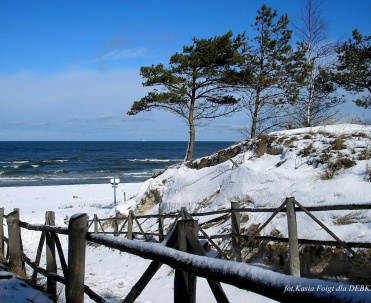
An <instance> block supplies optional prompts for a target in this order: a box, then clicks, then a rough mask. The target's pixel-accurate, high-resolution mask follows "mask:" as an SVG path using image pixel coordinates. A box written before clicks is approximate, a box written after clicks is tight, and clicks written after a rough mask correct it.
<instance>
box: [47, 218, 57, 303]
mask: <svg viewBox="0 0 371 303" xmlns="http://www.w3.org/2000/svg"><path fill="white" fill-rule="evenodd" d="M45 225H50V226H55V213H54V212H53V211H47V212H46V213H45ZM46 270H47V271H48V272H53V273H57V263H56V258H55V241H54V237H53V234H52V233H51V232H46ZM46 285H47V293H49V294H51V296H52V300H53V301H54V302H57V300H58V298H57V282H56V281H55V280H54V279H51V278H47V281H46Z"/></svg>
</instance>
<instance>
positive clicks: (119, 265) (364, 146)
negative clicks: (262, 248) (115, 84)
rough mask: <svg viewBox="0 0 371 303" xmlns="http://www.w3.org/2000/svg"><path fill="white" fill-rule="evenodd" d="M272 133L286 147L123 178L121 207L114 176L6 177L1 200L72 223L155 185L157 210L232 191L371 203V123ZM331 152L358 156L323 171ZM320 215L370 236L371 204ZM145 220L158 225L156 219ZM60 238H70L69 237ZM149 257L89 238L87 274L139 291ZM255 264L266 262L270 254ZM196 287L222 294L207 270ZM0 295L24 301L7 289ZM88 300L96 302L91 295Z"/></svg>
mask: <svg viewBox="0 0 371 303" xmlns="http://www.w3.org/2000/svg"><path fill="white" fill-rule="evenodd" d="M270 136H271V137H270V138H271V140H272V142H273V143H272V144H273V146H276V145H275V144H277V146H278V145H279V144H280V146H282V150H281V152H280V153H279V154H269V153H263V154H262V155H259V156H258V155H257V154H256V152H255V150H254V149H245V150H243V151H242V152H241V153H239V154H238V155H236V156H235V157H234V158H233V161H234V162H235V163H237V164H238V166H237V167H236V166H235V165H234V163H233V162H232V161H226V162H224V163H221V164H218V165H215V166H210V167H205V168H202V169H198V170H197V169H191V168H189V167H187V166H186V165H184V164H179V165H175V166H172V167H169V168H168V169H166V170H165V171H164V172H163V173H162V174H161V175H159V176H158V177H156V178H151V179H148V180H147V181H145V182H144V183H122V184H120V185H119V186H118V188H117V204H118V205H117V207H114V205H113V189H112V186H111V185H110V184H97V185H94V184H85V185H60V186H32V187H2V188H0V201H1V207H4V209H5V213H9V212H10V211H12V210H13V208H19V209H20V218H21V220H22V221H27V222H30V223H38V224H42V223H43V222H44V216H45V211H54V212H55V216H56V224H57V225H60V226H66V225H65V223H64V220H65V219H66V218H67V217H70V216H71V215H73V214H76V213H87V214H88V215H89V217H92V216H93V215H94V214H97V215H98V217H99V218H102V217H104V218H106V217H109V216H114V215H115V213H116V211H119V212H121V213H126V212H127V210H129V209H132V210H141V209H142V207H143V203H145V201H147V200H146V199H147V198H148V197H149V196H150V195H151V194H153V193H154V192H155V193H156V195H158V196H159V197H161V199H160V202H159V203H157V204H156V203H155V204H154V205H152V207H150V208H148V210H147V212H146V213H157V211H158V208H159V206H160V207H161V208H163V209H164V210H165V212H167V211H177V210H179V209H180V207H182V206H185V207H187V209H188V210H189V211H190V212H192V211H195V210H198V211H199V212H201V211H212V210H218V209H227V208H229V207H230V202H231V201H237V202H240V203H241V206H247V207H255V208H264V207H278V206H279V205H280V204H281V203H282V202H283V201H284V199H285V198H286V197H288V196H294V197H295V198H296V200H297V201H299V202H300V203H301V204H303V205H304V206H323V205H345V204H367V205H370V204H371V198H370V197H371V183H370V182H369V158H368V155H367V154H368V150H369V144H370V143H371V139H370V138H371V127H370V126H366V127H365V126H354V125H352V126H348V125H340V126H332V127H328V128H322V129H321V128H311V129H302V130H293V131H287V132H283V133H273V134H271V135H270ZM339 138H341V140H342V144H343V145H341V148H340V147H338V146H335V143H337V144H338V143H339V142H336V140H337V139H339ZM324 155H326V157H328V158H331V159H332V160H331V161H333V162H334V163H335V162H336V161H337V160H336V159H343V158H345V157H347V158H349V159H350V160H352V161H354V163H353V162H351V164H352V165H351V166H350V167H343V166H340V168H339V169H337V170H336V171H334V172H333V175H332V176H331V178H324V177H323V176H324V173H325V172H326V173H328V172H327V170H328V169H329V165H328V164H327V163H322V162H321V161H323V159H324ZM210 157H214V156H210ZM320 160H321V161H320ZM316 161H317V162H316ZM326 176H327V175H326ZM327 177H328V176H327ZM124 197H126V201H124ZM315 215H316V217H317V218H318V219H319V220H321V221H322V222H323V223H324V224H326V226H327V227H329V228H330V229H331V230H332V231H333V232H334V233H335V234H336V235H337V236H338V237H339V238H340V239H341V240H343V241H349V242H366V243H371V233H370V230H371V212H370V211H369V210H363V211H353V212H352V211H343V212H339V211H327V212H317V213H316V214H315ZM269 216H270V214H269V213H265V214H263V213H251V214H249V217H248V220H247V221H246V222H244V223H243V224H244V225H243V227H244V228H246V229H247V228H249V226H251V225H252V224H262V223H264V222H265V221H266V219H267V218H268V217H269ZM228 224H230V223H229V221H228V222H225V223H223V224H221V225H220V226H216V227H213V228H212V229H211V231H213V232H214V233H223V231H225V230H228V228H230V227H228ZM144 226H145V225H144ZM145 227H146V228H148V230H151V227H150V225H148V226H145ZM152 231H154V230H152ZM273 231H275V232H279V233H280V234H281V235H282V236H284V237H285V236H287V222H286V217H285V215H282V216H277V217H276V218H275V219H274V220H272V222H271V223H269V224H268V226H267V227H266V228H265V229H264V230H263V231H262V233H261V235H272V232H273ZM298 233H299V238H305V239H316V240H332V238H331V236H330V235H329V234H327V233H326V232H324V230H323V229H322V228H320V227H319V226H318V225H317V224H316V223H315V222H314V221H312V220H311V219H310V218H308V217H307V216H305V214H303V213H301V214H298ZM39 237H40V236H39V234H37V233H35V232H31V231H27V230H23V229H22V239H23V246H24V249H25V252H26V254H27V255H29V256H30V257H32V256H34V255H35V253H36V252H35V251H36V247H37V243H38V240H39ZM61 239H62V245H64V247H65V245H66V240H65V239H64V238H63V237H62V238H61ZM357 251H358V250H357ZM148 264H149V261H148V260H143V259H141V258H139V257H135V256H133V255H129V254H126V253H120V252H118V251H115V250H112V249H109V248H106V247H102V246H100V247H98V248H95V247H93V246H88V247H87V261H86V284H87V285H89V286H90V287H91V288H92V289H93V290H94V291H95V292H97V293H98V294H100V295H101V296H104V297H105V298H106V299H107V300H108V301H109V302H115V303H116V302H119V301H120V300H122V299H123V298H124V297H125V295H126V294H127V293H128V291H130V289H131V287H132V286H133V285H134V284H135V283H136V281H137V280H138V278H139V277H140V276H141V275H142V274H143V272H144V270H145V269H146V268H147V266H148ZM255 266H259V267H264V265H262V264H258V265H257V264H255ZM173 278H174V277H173V273H172V270H171V268H169V267H167V266H163V267H162V268H161V269H160V271H159V272H158V273H157V274H156V275H155V277H154V279H152V281H151V282H150V284H149V285H148V287H147V288H146V289H145V290H144V292H143V293H142V294H141V296H140V297H139V298H138V300H137V301H136V302H147V303H149V302H171V301H173ZM339 278H340V279H339V281H340V282H339V283H340V284H341V283H344V284H347V283H348V281H347V280H346V279H344V277H339ZM0 287H1V286H0ZM223 288H224V289H225V291H226V293H227V295H228V298H229V299H230V301H231V302H246V301H249V302H256V303H258V302H272V300H270V299H268V298H265V297H262V296H260V295H257V294H254V293H252V292H246V291H245V290H240V289H237V288H235V287H232V286H228V285H223ZM197 290H198V292H197V300H198V301H199V302H213V300H214V299H213V295H212V293H211V291H210V290H209V288H208V286H207V282H206V281H205V280H204V279H199V282H198V284H197ZM0 302H4V303H8V302H17V303H19V302H20V301H16V300H13V301H12V300H11V299H9V300H7V301H1V299H0ZM35 302H42V301H35ZM86 302H90V301H89V299H87V300H86ZM370 302H371V296H370Z"/></svg>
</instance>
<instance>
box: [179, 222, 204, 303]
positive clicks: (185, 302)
mask: <svg viewBox="0 0 371 303" xmlns="http://www.w3.org/2000/svg"><path fill="white" fill-rule="evenodd" d="M177 229H178V250H180V251H185V252H187V251H188V245H187V233H192V234H193V236H194V237H196V238H198V221H197V220H193V219H183V220H179V221H178V222H177ZM196 283H197V276H195V275H192V274H190V273H187V272H183V271H181V270H175V278H174V302H175V303H196Z"/></svg>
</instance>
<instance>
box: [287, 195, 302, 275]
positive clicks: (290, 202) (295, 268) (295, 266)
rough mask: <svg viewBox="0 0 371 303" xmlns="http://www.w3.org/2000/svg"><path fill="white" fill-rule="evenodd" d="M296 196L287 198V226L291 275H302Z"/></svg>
mask: <svg viewBox="0 0 371 303" xmlns="http://www.w3.org/2000/svg"><path fill="white" fill-rule="evenodd" d="M294 201H295V198H294V197H289V198H286V205H287V226H288V235H289V263H290V264H289V265H290V275H292V276H295V277H300V259H299V243H298V230H297V223H296V213H295V203H294Z"/></svg>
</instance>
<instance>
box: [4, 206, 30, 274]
mask: <svg viewBox="0 0 371 303" xmlns="http://www.w3.org/2000/svg"><path fill="white" fill-rule="evenodd" d="M7 224H8V240H9V243H8V249H9V265H10V269H11V270H12V271H13V272H15V273H17V274H19V275H25V274H26V272H25V270H24V267H23V262H22V259H23V258H22V244H21V229H20V227H19V210H15V211H13V212H11V213H10V214H8V218H7Z"/></svg>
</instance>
